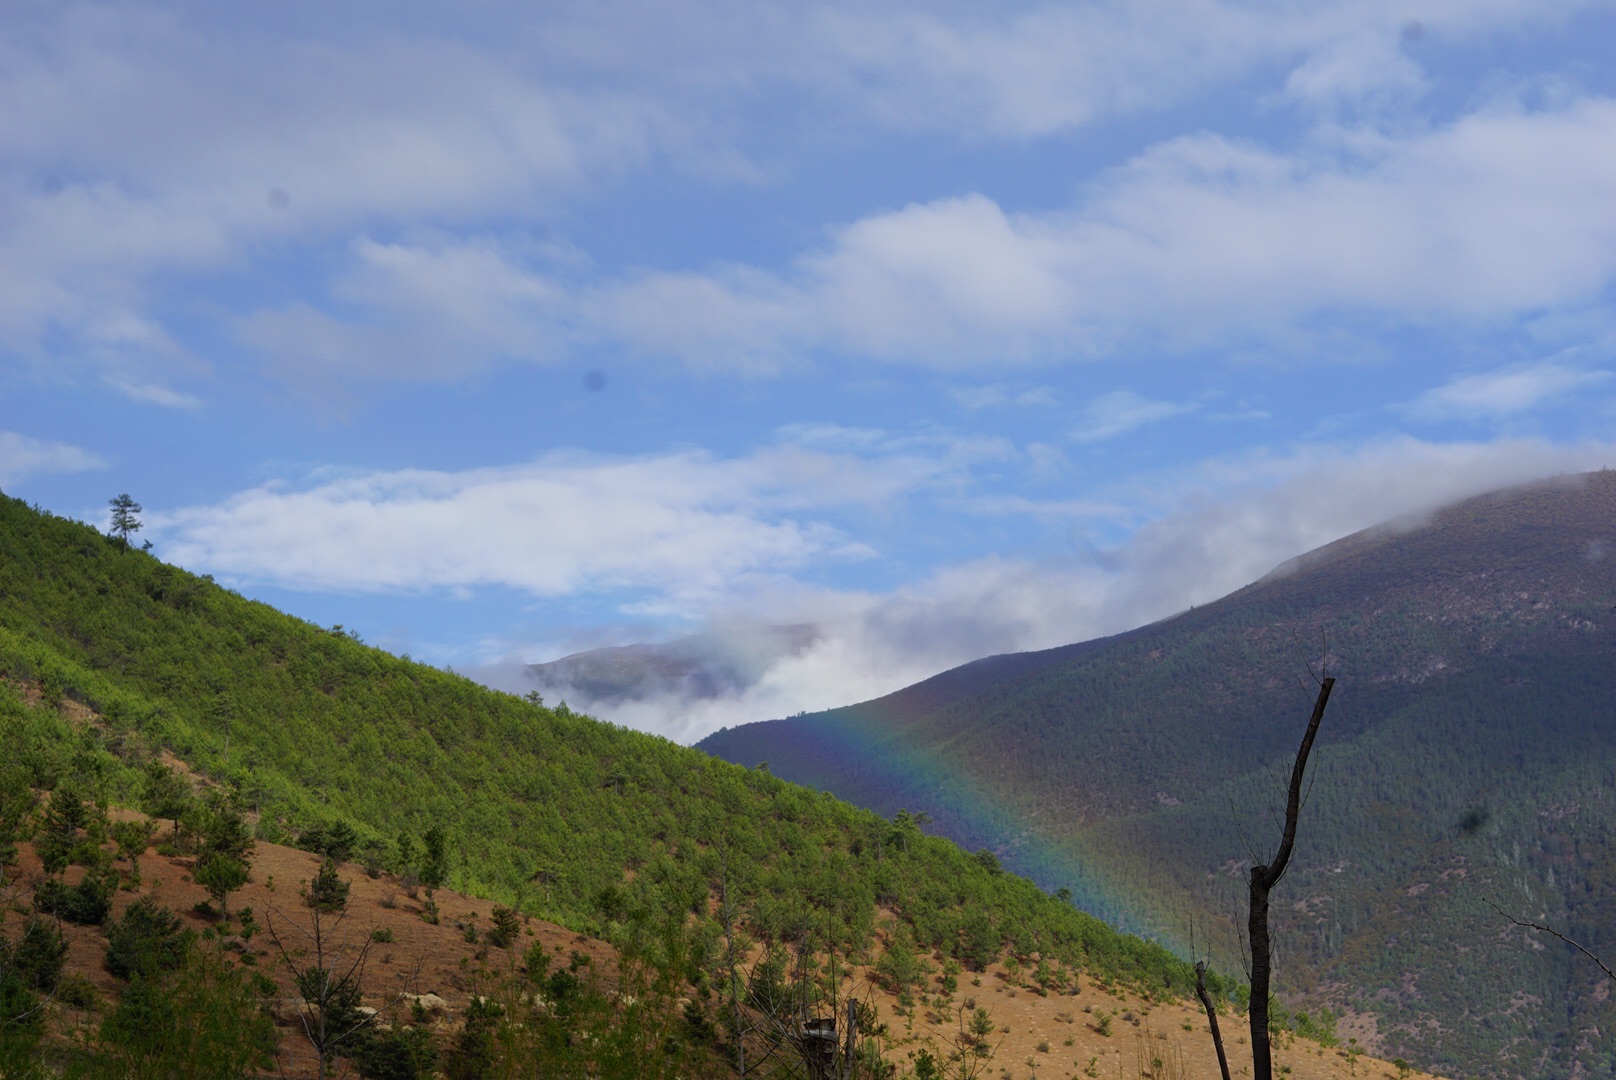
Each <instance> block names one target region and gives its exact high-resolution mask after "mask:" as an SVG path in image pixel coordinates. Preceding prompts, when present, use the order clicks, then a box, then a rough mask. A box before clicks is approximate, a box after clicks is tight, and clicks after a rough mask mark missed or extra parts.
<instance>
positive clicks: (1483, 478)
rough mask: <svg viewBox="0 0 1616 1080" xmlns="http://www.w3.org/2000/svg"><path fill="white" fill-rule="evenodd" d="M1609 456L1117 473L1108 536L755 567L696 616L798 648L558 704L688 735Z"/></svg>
mask: <svg viewBox="0 0 1616 1080" xmlns="http://www.w3.org/2000/svg"><path fill="white" fill-rule="evenodd" d="M1611 462H1616V444H1613V443H1587V444H1582V445H1576V446H1556V445H1554V444H1551V443H1547V442H1543V441H1540V440H1501V441H1497V442H1490V443H1430V442H1422V441H1419V440H1415V439H1409V438H1396V439H1390V440H1386V441H1383V442H1378V443H1374V444H1370V445H1367V446H1362V447H1358V448H1352V449H1343V448H1337V447H1333V446H1303V447H1299V448H1297V449H1295V450H1293V451H1291V452H1288V453H1283V454H1276V453H1252V454H1245V455H1240V456H1234V457H1228V458H1219V459H1213V460H1209V461H1206V462H1203V463H1200V464H1198V465H1195V466H1193V467H1189V468H1185V469H1180V470H1175V471H1172V472H1168V473H1163V474H1160V475H1157V476H1155V477H1152V478H1130V479H1128V480H1126V481H1119V482H1118V483H1117V484H1116V485H1115V491H1113V492H1108V493H1107V494H1111V495H1115V496H1117V498H1116V501H1115V503H1114V504H1112V505H1111V506H1109V507H1108V506H1106V505H1105V504H1104V502H1103V501H1096V502H1093V503H1090V504H1086V505H1082V506H1078V507H1073V508H1072V509H1074V510H1075V511H1076V512H1077V513H1078V514H1084V513H1092V514H1096V515H1100V514H1104V513H1107V512H1109V514H1110V516H1112V517H1113V518H1126V517H1129V516H1131V517H1132V518H1133V519H1134V520H1136V521H1137V522H1139V524H1138V527H1137V528H1136V529H1134V531H1133V533H1132V536H1131V537H1130V538H1129V539H1128V540H1126V541H1125V542H1123V543H1121V544H1120V545H1117V546H1115V547H1112V548H1108V549H1104V550H1100V549H1095V550H1091V551H1090V552H1089V553H1086V554H1077V555H1069V556H1064V557H1061V558H1055V559H1041V560H1040V559H1031V558H1014V557H994V558H987V559H980V560H976V561H972V562H969V563H965V564H961V565H956V566H951V567H945V568H942V569H939V570H937V571H935V572H934V573H932V574H931V575H929V576H928V577H926V578H924V579H922V580H918V581H915V582H913V583H911V584H909V585H906V586H903V587H901V588H898V589H895V590H892V591H890V592H887V593H875V592H851V591H836V590H830V589H822V588H813V587H808V586H804V585H798V584H793V583H791V582H790V581H789V580H786V579H771V581H770V582H769V583H767V585H766V586H765V587H760V588H748V589H747V590H745V595H744V598H741V597H733V596H732V597H729V598H724V597H720V598H719V599H718V603H717V604H716V605H715V606H714V607H712V608H710V609H709V611H710V613H711V615H712V617H713V618H714V619H715V621H717V622H719V623H722V622H723V621H725V620H726V619H731V620H733V619H736V618H740V617H744V618H748V619H753V620H763V621H767V622H770V623H773V624H776V625H797V624H811V625H812V626H813V627H814V628H815V629H816V631H817V638H816V640H815V641H814V642H813V644H812V645H811V646H810V647H808V648H806V649H803V650H800V651H796V652H791V653H782V654H781V655H780V656H778V657H777V658H776V659H775V660H774V661H773V663H772V664H769V665H768V666H767V667H766V669H765V670H764V671H763V672H762V673H761V674H760V675H759V676H758V678H757V681H756V682H755V683H754V684H753V685H751V686H750V687H748V688H746V689H744V690H742V691H740V692H737V693H730V694H727V695H723V696H720V697H717V698H712V699H693V698H691V697H690V696H688V695H683V694H680V695H673V696H669V697H665V698H652V699H647V700H642V701H639V702H631V703H627V704H623V703H617V704H611V705H604V704H602V705H597V704H596V703H592V702H589V701H586V700H581V699H576V698H574V699H572V701H571V703H572V704H573V705H574V706H577V707H588V708H593V709H595V711H597V712H598V713H599V714H600V715H602V716H604V717H606V718H607V719H611V720H613V721H616V722H619V723H626V724H630V725H632V726H635V727H639V728H642V729H644V730H650V731H656V732H660V733H662V734H665V735H668V736H670V737H673V738H677V739H680V740H684V741H693V740H695V739H699V738H701V737H702V736H703V735H705V734H707V733H709V732H711V731H713V730H716V729H717V728H719V727H722V726H726V725H734V724H739V723H748V722H751V721H755V720H763V719H769V718H773V717H780V716H786V715H790V714H792V713H795V712H798V711H801V710H816V709H823V708H831V707H835V706H839V705H846V704H850V703H852V702H856V701H861V700H867V699H869V698H872V697H876V696H879V695H882V694H886V693H890V692H891V691H893V690H897V689H899V688H901V687H903V686H907V685H909V684H911V683H914V682H917V681H919V680H921V679H924V678H927V677H929V676H931V675H933V674H936V673H937V672H939V671H943V670H946V669H948V668H950V667H954V666H956V665H958V664H962V663H965V662H967V661H970V660H974V659H977V658H980V657H982V656H987V655H991V654H995V653H1002V652H1011V651H1018V650H1026V649H1040V648H1049V647H1053V646H1056V645H1064V644H1068V643H1071V642H1077V641H1083V640H1087V639H1090V638H1094V637H1099V636H1103V635H1107V634H1112V633H1117V632H1120V631H1123V630H1127V629H1131V628H1133V627H1136V626H1140V625H1143V624H1145V623H1148V622H1151V621H1154V620H1156V619H1160V618H1163V617H1166V616H1168V615H1171V614H1173V613H1175V612H1178V611H1181V610H1183V609H1185V608H1186V607H1188V606H1190V605H1192V604H1203V603H1207V602H1210V601H1212V600H1215V599H1217V598H1218V597H1221V596H1224V595H1226V594H1228V593H1230V592H1232V591H1234V590H1235V589H1238V588H1240V587H1241V586H1243V585H1246V584H1248V583H1250V582H1252V581H1254V580H1256V579H1257V578H1259V577H1261V576H1263V575H1264V574H1267V573H1268V572H1270V571H1272V570H1274V569H1275V568H1276V567H1278V566H1280V565H1281V564H1282V563H1284V562H1285V561H1287V560H1289V559H1291V558H1294V557H1295V556H1297V555H1300V554H1303V553H1305V552H1307V551H1310V550H1312V549H1314V548H1317V547H1319V546H1322V545H1323V544H1326V543H1329V542H1330V541H1332V540H1336V539H1339V538H1340V537H1342V536H1345V535H1348V534H1350V533H1353V532H1356V531H1357V530H1359V529H1364V528H1369V527H1371V526H1374V525H1377V524H1380V523H1382V522H1386V521H1394V520H1402V521H1405V522H1406V521H1410V520H1413V519H1415V518H1417V517H1418V516H1419V515H1422V514H1425V513H1428V512H1430V511H1432V510H1435V509H1437V508H1439V507H1441V506H1443V505H1446V504H1449V503H1452V502H1455V501H1457V500H1460V499H1463V498H1467V497H1469V496H1472V495H1477V494H1481V493H1483V492H1486V491H1490V490H1493V489H1496V488H1499V487H1504V486H1508V485H1512V484H1517V483H1524V482H1527V481H1530V480H1534V479H1537V478H1540V477H1546V476H1554V475H1558V474H1561V473H1567V472H1578V471H1584V470H1587V469H1594V468H1599V467H1602V466H1605V465H1607V464H1609V463H1611ZM1004 509H1007V510H1012V511H1014V512H1025V511H1027V509H1028V508H1025V507H1022V508H1008V507H1007V508H1004ZM504 648H505V649H509V647H508V646H507V647H504ZM560 651H563V650H555V651H553V652H550V653H545V652H542V651H536V650H534V649H533V648H532V647H531V646H530V647H528V648H527V649H526V650H523V654H524V655H525V657H526V658H527V659H549V658H551V656H553V655H558V654H559V652H560ZM497 679H498V681H500V682H501V684H502V685H507V686H509V687H512V688H515V687H517V686H520V684H521V675H520V672H519V671H517V670H515V669H512V668H508V667H507V668H505V669H503V672H502V674H500V675H498V676H497Z"/></svg>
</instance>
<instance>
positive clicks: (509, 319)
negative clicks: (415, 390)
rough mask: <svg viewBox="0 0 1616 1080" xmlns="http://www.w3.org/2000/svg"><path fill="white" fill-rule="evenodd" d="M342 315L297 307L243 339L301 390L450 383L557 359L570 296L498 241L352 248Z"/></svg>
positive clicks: (242, 330) (258, 318)
mask: <svg viewBox="0 0 1616 1080" xmlns="http://www.w3.org/2000/svg"><path fill="white" fill-rule="evenodd" d="M350 254H351V262H350V267H349V270H348V271H347V272H346V273H345V274H344V275H343V276H342V277H340V278H338V279H337V281H336V282H335V284H334V287H333V294H334V296H335V298H336V300H337V301H338V304H339V305H340V308H341V314H340V315H333V314H330V313H328V312H326V311H322V310H319V309H316V308H313V307H311V306H309V305H308V304H305V303H297V304H294V305H291V306H289V307H286V308H282V309H280V310H274V311H270V310H264V311H258V312H255V313H253V314H252V315H249V316H248V317H246V318H244V319H243V320H241V322H240V324H239V326H238V332H239V334H240V336H241V338H242V339H243V340H244V341H245V342H247V343H248V344H249V345H251V346H252V347H254V348H255V349H257V350H259V351H260V352H261V353H263V354H264V355H265V356H266V357H268V358H269V359H270V361H271V363H272V364H273V366H274V367H275V368H276V369H277V370H278V371H280V372H281V373H282V374H283V375H285V376H287V377H289V378H291V379H293V380H295V381H297V382H299V383H307V382H308V381H309V380H311V379H312V380H315V381H317V382H323V381H325V380H326V379H328V378H330V377H332V376H337V375H341V376H366V377H388V378H402V379H449V378H456V377H460V376H464V375H468V374H473V373H475V372H478V371H481V370H484V369H486V368H487V367H489V366H490V365H492V364H494V363H496V362H499V361H512V360H515V361H522V362H533V361H538V360H544V359H549V358H552V357H554V356H555V355H556V354H557V352H558V349H559V346H560V344H561V342H560V341H559V340H558V339H559V338H560V336H561V334H560V332H559V331H560V325H561V323H560V313H559V312H558V311H557V308H558V306H559V305H558V301H559V299H560V290H559V289H558V287H557V286H556V285H555V284H554V283H553V282H551V281H550V280H549V279H547V278H546V277H545V276H544V275H543V274H541V273H537V272H535V271H533V270H531V269H528V268H526V267H524V266H522V265H520V264H519V263H518V262H517V261H516V260H515V259H514V258H513V257H512V256H511V254H510V253H508V252H507V251H506V250H504V249H503V248H502V247H501V245H499V244H498V243H496V242H494V241H492V240H489V239H471V240H458V239H452V238H447V237H441V236H439V237H433V238H431V239H429V240H423V241H420V242H416V243H403V242H399V243H391V244H383V243H378V242H376V241H374V240H369V239H361V240H358V241H355V242H354V243H353V244H352V245H351V250H350Z"/></svg>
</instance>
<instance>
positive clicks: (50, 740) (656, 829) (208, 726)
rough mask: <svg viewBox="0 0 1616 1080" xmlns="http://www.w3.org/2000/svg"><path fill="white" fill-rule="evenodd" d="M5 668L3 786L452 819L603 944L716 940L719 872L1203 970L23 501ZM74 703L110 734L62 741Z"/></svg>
mask: <svg viewBox="0 0 1616 1080" xmlns="http://www.w3.org/2000/svg"><path fill="white" fill-rule="evenodd" d="M0 677H4V678H5V679H6V680H8V681H10V682H11V683H12V685H13V687H14V688H17V687H21V688H23V689H24V690H25V691H26V694H29V695H32V694H34V693H35V691H36V689H37V690H38V691H39V692H40V696H42V698H43V701H44V703H45V705H46V706H47V707H46V708H44V709H40V708H25V707H24V706H23V704H22V703H21V699H20V698H17V697H16V695H14V694H0V745H5V746H6V747H7V748H8V750H9V751H10V753H9V754H8V755H7V756H6V757H5V758H4V759H3V760H0V782H4V783H17V784H28V785H30V786H34V787H39V788H45V789H48V788H51V787H53V786H54V785H55V784H56V783H58V782H60V781H61V780H62V779H63V778H64V777H67V776H71V777H72V778H74V779H75V780H76V781H77V782H78V783H80V784H83V785H88V786H89V787H91V788H92V789H99V790H100V792H101V793H103V794H105V795H107V796H111V797H115V798H118V799H121V800H123V801H126V802H138V797H139V786H140V776H141V771H140V770H141V767H142V763H143V762H144V761H146V760H148V759H149V758H150V756H151V755H152V754H153V753H154V752H156V751H160V750H171V751H172V752H173V753H175V754H176V755H178V756H179V757H180V758H182V759H183V760H184V761H186V762H188V763H190V765H192V766H193V767H194V768H195V769H197V770H198V771H200V772H201V773H203V774H204V775H206V776H208V777H210V778H212V779H214V780H216V781H219V782H224V783H228V784H231V785H234V786H235V787H236V788H237V789H238V790H239V791H240V792H241V793H242V794H243V796H244V798H245V800H246V801H247V803H248V804H249V805H250V806H252V807H255V808H258V809H260V810H262V812H263V822H262V824H261V826H260V829H261V833H260V834H261V836H262V837H263V838H264V839H268V840H275V839H279V838H281V837H287V838H294V837H296V836H297V835H298V834H300V833H302V832H304V831H306V830H309V829H311V828H316V827H320V826H326V825H331V824H334V823H338V822H347V823H349V824H350V825H352V826H353V827H354V828H355V829H356V831H357V832H358V834H359V841H360V842H359V847H358V851H359V854H360V856H361V857H365V858H373V859H375V860H376V861H378V862H380V863H382V864H383V865H387V864H388V863H389V862H390V861H391V860H392V859H393V858H394V855H395V853H396V851H397V846H396V840H397V837H398V835H399V833H400V832H409V833H411V834H412V835H414V836H416V837H419V836H421V835H422V834H423V833H424V832H425V831H426V830H427V829H429V828H431V827H433V826H438V827H441V828H443V829H444V830H445V831H446V832H447V834H448V837H449V846H450V849H451V854H452V856H453V858H452V863H453V865H452V872H451V876H450V884H451V885H453V886H454V887H456V888H458V889H460V890H461V891H464V892H468V893H472V894H476V895H482V896H488V897H493V898H495V899H499V900H502V901H505V902H513V901H514V902H519V903H521V904H522V905H523V906H524V907H525V908H526V909H528V910H529V911H531V912H532V913H534V914H537V915H542V916H545V917H548V918H550V919H552V920H554V921H557V922H560V923H563V924H565V925H568V926H571V927H574V928H576V929H581V930H587V931H589V932H592V933H596V934H599V935H601V936H604V937H608V938H610V937H612V936H613V935H615V934H617V933H619V932H626V931H624V930H623V928H624V927H637V926H648V925H657V926H664V927H672V928H676V929H677V931H678V932H679V933H685V934H691V935H694V937H695V940H697V941H706V942H707V943H708V945H709V946H710V944H711V941H712V940H713V939H714V937H715V935H716V931H714V930H713V928H712V927H711V926H709V925H708V922H709V921H710V917H711V913H710V911H709V907H708V897H709V896H710V895H711V894H712V892H713V890H714V888H715V884H716V883H717V882H719V881H720V879H722V881H723V883H724V887H725V888H726V889H727V890H728V894H729V895H730V897H731V898H732V900H734V901H735V902H736V903H737V905H738V907H739V909H740V916H741V918H742V920H743V923H744V925H745V926H746V927H747V929H748V931H749V932H750V933H751V934H752V935H753V936H754V938H756V939H759V940H765V941H767V940H803V939H805V937H806V938H807V939H811V940H813V941H815V942H822V943H824V945H825V946H826V947H836V948H840V949H843V950H847V951H849V952H857V951H859V950H862V949H864V948H865V947H867V946H869V945H870V943H871V941H872V935H874V934H876V933H877V930H876V922H877V917H878V914H879V913H880V912H881V911H883V910H885V911H888V912H891V913H894V914H896V915H897V916H898V919H899V923H900V930H898V931H890V932H897V933H901V934H902V935H904V936H906V937H908V938H912V939H913V940H914V942H915V943H916V944H919V945H923V946H924V947H925V948H926V950H927V951H928V952H929V951H931V950H941V951H942V953H943V954H944V955H957V956H959V957H960V958H961V959H962V960H963V961H966V962H975V963H984V962H987V961H989V960H991V959H992V957H993V956H995V955H998V954H999V953H1000V951H1001V950H1002V949H1004V948H1007V947H1008V948H1010V949H1013V950H1015V951H1016V952H1018V953H1022V954H1026V955H1039V956H1042V957H1043V958H1045V959H1046V960H1047V961H1048V962H1049V963H1052V964H1058V965H1066V966H1070V967H1087V968H1090V969H1091V970H1093V971H1095V972H1096V973H1097V974H1099V975H1101V976H1102V977H1105V978H1112V979H1122V980H1125V981H1129V982H1133V983H1136V984H1138V985H1141V986H1148V987H1151V988H1155V990H1156V992H1160V988H1171V989H1174V990H1177V991H1182V990H1183V989H1184V988H1185V987H1186V985H1187V980H1188V978H1189V976H1188V974H1187V971H1188V969H1187V968H1186V967H1185V965H1184V964H1183V963H1182V962H1181V961H1179V960H1177V959H1175V958H1174V957H1172V956H1171V955H1170V954H1168V953H1167V952H1166V951H1164V950H1163V949H1161V948H1160V947H1158V946H1156V945H1152V944H1147V943H1145V942H1141V941H1139V940H1137V939H1130V938H1125V937H1122V936H1120V935H1118V934H1116V933H1114V932H1113V931H1112V930H1111V929H1109V928H1108V927H1106V926H1104V925H1103V924H1102V923H1100V922H1098V921H1097V920H1095V919H1093V918H1092V917H1090V916H1088V915H1086V914H1084V913H1082V912H1079V911H1077V910H1075V909H1073V908H1072V907H1071V906H1070V905H1066V904H1062V903H1060V902H1059V901H1057V900H1055V899H1053V898H1051V897H1048V896H1045V895H1044V894H1043V893H1041V892H1039V891H1038V890H1037V889H1036V888H1035V887H1034V886H1033V885H1031V884H1030V883H1029V882H1027V881H1025V880H1023V879H1021V878H1017V877H1015V876H1013V875H1010V874H1004V873H998V872H995V871H996V870H997V868H996V867H992V866H989V865H985V864H984V863H983V862H982V861H980V860H978V859H976V858H975V857H973V856H972V855H970V854H968V853H966V852H964V851H961V850H960V849H959V848H957V847H955V846H954V845H953V844H951V843H948V842H947V841H944V840H940V839H936V838H932V837H926V836H923V835H921V834H919V833H918V832H917V831H915V830H914V829H913V828H912V827H898V826H895V825H894V823H892V822H889V821H885V820H882V819H881V818H879V817H877V816H876V815H874V814H872V813H869V812H867V811H864V810H860V809H856V808H854V807H852V806H850V805H848V804H846V803H842V802H839V801H837V800H836V799H834V798H832V797H831V796H829V795H826V794H824V793H821V792H818V791H813V790H809V789H805V788H802V787H798V786H796V785H794V784H790V783H787V782H784V781H782V780H780V779H778V778H776V777H774V776H771V775H770V774H769V773H768V772H767V771H764V770H757V769H744V768H739V767H736V766H733V765H730V764H728V763H726V762H722V761H719V760H716V759H714V758H711V757H709V756H708V755H706V754H703V753H701V752H700V751H697V750H692V749H689V748H685V747H680V746H677V745H675V744H673V743H670V742H668V741H666V740H663V739H658V738H654V737H651V736H647V735H644V734H641V733H638V732H633V731H629V730H626V729H622V728H617V727H614V726H612V725H608V724H603V723H600V722H597V721H595V720H592V719H590V718H588V717H584V716H580V715H576V714H573V713H570V712H567V711H566V710H565V709H551V708H546V707H542V706H540V705H538V704H535V703H533V702H529V701H524V700H521V699H518V698H516V697H513V696H511V695H507V694H502V693H497V692H494V691H491V690H488V689H487V688H485V687H482V686H479V685H477V684H475V683H473V682H471V681H469V680H467V679H464V678H461V677H459V676H456V675H453V674H450V673H446V672H442V671H438V670H434V669H432V668H430V667H426V666H424V665H420V664H416V663H412V662H410V661H408V660H406V659H401V658H398V657H394V656H391V655H389V654H387V653H384V652H381V651H379V650H376V649H371V648H368V647H366V646H364V645H363V644H361V643H359V642H357V641H355V640H353V639H352V638H351V637H349V636H348V635H346V634H344V633H342V632H340V631H339V630H337V629H335V628H333V629H330V630H327V629H322V628H320V627H316V626H312V625H310V624H308V623H305V622H301V621H299V620H297V619H294V618H291V617H289V616H287V615H284V614H282V613H280V612H277V611H275V610H273V609H271V608H269V607H267V606H265V605H262V604H257V603H252V602H249V601H247V600H244V599H243V598H241V597H240V596H238V595H236V594H234V593H232V592H230V591H228V590H226V589H223V588H220V587H219V586H217V585H215V584H214V583H212V582H211V581H208V580H206V579H202V578H197V577H193V576H192V575H190V574H187V573H185V572H183V571H180V570H178V569H176V568H173V567H170V566H166V565H164V564H162V563H161V562H159V561H157V560H156V559H154V558H152V557H150V556H149V555H147V554H144V553H142V552H139V551H123V550H121V549H120V547H119V545H118V544H117V543H116V542H113V541H109V540H107V539H106V538H105V537H102V536H100V535H99V534H98V533H96V532H95V531H94V530H93V529H91V528H89V527H87V526H84V525H82V524H79V523H76V522H70V521H66V520H63V519H60V518H56V517H52V516H50V515H47V514H42V513H40V512H38V511H36V510H32V509H30V508H28V507H27V506H25V505H24V504H23V503H21V502H18V501H16V500H12V499H5V498H3V497H0ZM57 702H61V703H63V704H62V708H64V709H67V710H69V711H74V710H78V711H81V712H87V713H93V714H95V715H96V716H97V717H98V720H97V721H96V723H95V724H94V725H90V726H83V725H80V726H78V727H76V728H75V727H72V726H71V725H67V726H64V722H60V718H59V717H57V716H56V714H55V712H54V711H53V709H54V708H55V705H54V704H53V703H57ZM72 702H77V703H78V705H81V706H83V707H84V708H83V709H78V706H75V705H72V704H71V703H72ZM227 748H228V749H227ZM367 850H368V852H369V854H368V855H367V854H366V852H367ZM693 917H694V919H695V920H696V921H695V923H694V924H693V925H692V922H691V920H692V918H693ZM881 933H889V931H881Z"/></svg>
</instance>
